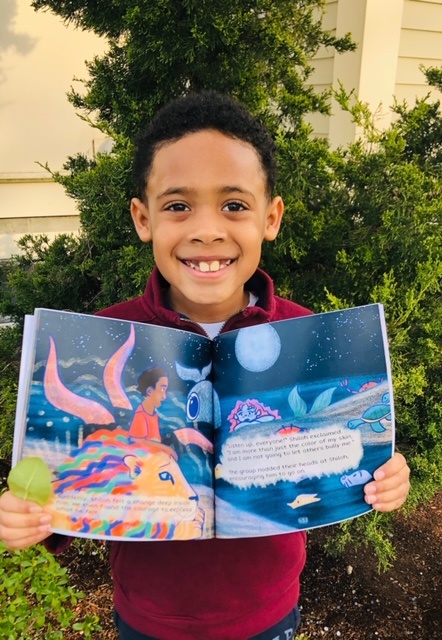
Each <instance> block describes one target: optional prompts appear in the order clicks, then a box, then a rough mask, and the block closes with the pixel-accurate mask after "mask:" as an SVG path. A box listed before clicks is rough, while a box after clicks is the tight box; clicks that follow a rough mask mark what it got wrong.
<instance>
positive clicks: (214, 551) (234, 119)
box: [0, 92, 409, 640]
mask: <svg viewBox="0 0 442 640" xmlns="http://www.w3.org/2000/svg"><path fill="white" fill-rule="evenodd" d="M275 151H276V149H275V145H274V143H273V141H272V140H271V138H270V136H269V134H268V132H267V131H266V129H265V128H264V127H263V126H262V125H261V124H260V123H259V122H258V121H257V120H256V119H255V118H253V117H252V116H251V115H250V114H249V113H248V112H247V111H246V110H245V109H244V108H243V107H242V106H240V105H239V104H237V103H236V102H234V101H233V100H231V99H230V98H227V97H225V96H222V95H220V94H217V93H214V92H203V93H201V94H197V95H190V96H187V97H184V98H180V99H178V100H176V101H174V102H172V103H170V104H169V105H167V106H166V107H164V108H163V109H162V110H161V111H160V112H159V113H158V114H157V116H156V117H155V118H154V119H153V120H152V122H151V123H150V124H149V126H148V128H147V129H146V131H145V132H144V133H143V134H142V135H141V136H140V138H139V140H138V145H137V150H136V154H135V160H134V176H135V181H136V184H137V197H135V198H134V199H133V200H132V202H131V214H132V218H133V221H134V224H135V228H136V230H137V233H138V235H139V237H140V239H141V240H142V241H143V242H152V243H153V251H154V256H155V262H156V268H155V269H154V271H153V273H152V275H151V277H150V278H149V280H148V283H147V286H146V290H145V292H144V294H143V295H142V296H140V297H139V298H136V299H134V300H129V301H127V302H123V303H120V304H118V305H115V306H113V307H110V308H108V309H105V310H103V311H101V312H100V315H104V316H107V317H114V318H121V319H127V320H133V321H141V322H147V323H151V324H156V325H163V326H169V327H175V328H184V329H186V330H188V331H194V332H195V333H202V334H206V335H209V336H210V337H213V336H214V335H216V334H217V333H219V332H220V331H227V330H229V329H239V328H241V327H245V326H249V325H253V324H260V323H264V322H271V321H275V320H281V319H284V318H293V317H298V316H302V315H306V314H309V313H310V312H309V311H308V310H307V309H305V308H303V307H301V306H300V305H297V304H295V303H294V302H290V301H288V300H284V299H282V298H280V297H278V296H276V295H275V294H274V290H273V283H272V281H271V279H270V278H269V276H268V275H267V274H266V273H264V272H263V271H261V270H259V269H258V265H259V261H260V256H261V244H262V241H263V240H274V239H275V237H276V235H277V233H278V230H279V227H280V224H281V219H282V215H283V210H284V205H283V202H282V200H281V198H280V197H278V196H275V195H274V194H273V190H274V186H275V175H276V167H275ZM374 478H375V479H374V481H372V482H370V483H368V484H367V485H366V486H365V496H366V500H367V502H368V503H370V504H372V505H373V507H374V508H375V509H377V510H379V511H391V510H393V509H396V508H398V507H400V506H401V505H402V503H403V502H404V500H405V498H406V496H407V493H408V490H409V469H408V466H407V464H406V462H405V460H404V458H403V456H401V455H400V454H395V455H394V456H393V457H392V458H391V459H390V460H389V461H388V462H387V463H386V464H385V465H383V466H382V467H381V468H380V469H378V470H377V471H376V472H375V474H374ZM49 527H50V516H49V514H46V513H45V512H44V510H42V509H41V508H40V507H38V506H37V505H33V504H32V503H29V502H26V501H22V500H19V499H17V498H14V496H12V494H10V493H9V492H6V493H5V494H4V495H3V496H2V497H1V498H0V539H2V540H3V541H4V542H5V543H6V544H7V545H8V546H9V547H11V548H24V547H26V546H29V545H30V544H34V543H36V542H39V541H42V540H44V539H46V540H45V544H46V546H47V547H48V548H50V549H52V550H53V551H54V552H59V551H62V550H63V549H64V548H65V547H66V546H67V544H68V543H69V540H68V539H67V538H63V537H61V536H56V535H52V536H50V537H48V536H49ZM304 563H305V533H304V532H295V533H290V534H284V535H279V536H269V537H262V538H247V539H235V540H220V539H213V540H201V541H187V542H181V541H175V542H161V543H154V542H115V543H113V545H112V569H113V579H114V586H115V597H114V601H115V609H116V614H115V619H116V624H117V627H118V629H119V633H120V638H121V640H151V639H152V638H153V639H157V640H249V639H254V640H277V639H281V640H289V639H290V638H291V637H292V635H293V633H294V632H295V629H296V627H297V625H298V622H299V612H298V608H297V603H298V597H299V583H300V574H301V572H302V569H303V567H304Z"/></svg>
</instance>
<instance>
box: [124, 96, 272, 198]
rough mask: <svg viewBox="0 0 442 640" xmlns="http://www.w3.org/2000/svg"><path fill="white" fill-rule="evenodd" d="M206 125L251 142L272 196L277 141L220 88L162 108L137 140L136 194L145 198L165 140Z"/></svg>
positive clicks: (176, 138) (174, 101) (166, 141)
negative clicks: (149, 180)
mask: <svg viewBox="0 0 442 640" xmlns="http://www.w3.org/2000/svg"><path fill="white" fill-rule="evenodd" d="M206 129H213V130H215V131H219V132H221V133H223V134H224V135H226V136H230V137H232V138H237V139H238V140H242V141H244V142H247V143H249V144H250V145H252V147H253V148H254V149H255V151H256V152H257V154H258V156H259V158H260V160H261V164H262V168H263V170H264V174H265V176H266V182H267V192H268V195H269V197H271V195H272V193H273V189H274V187H275V181H276V145H275V143H274V141H273V140H272V138H271V136H270V134H269V132H268V131H267V129H266V127H265V126H264V125H263V124H262V123H261V122H260V121H259V120H257V119H256V118H255V117H254V116H252V114H251V113H249V111H247V109H246V108H245V107H244V106H243V105H241V104H240V103H239V102H236V101H235V100H233V99H232V98H230V97H229V96H226V95H223V94H221V93H218V92H217V91H202V92H200V93H191V94H188V95H186V96H183V97H180V98H177V99H175V100H173V101H172V102H169V103H168V104H167V105H165V106H164V107H163V108H162V109H160V110H159V111H158V112H157V113H156V115H155V116H154V117H153V119H152V120H151V121H150V122H149V124H148V126H147V127H146V129H145V130H144V131H142V132H141V133H140V135H139V136H138V138H137V140H136V148H135V154H134V161H133V179H134V183H135V189H136V195H137V197H139V198H140V199H141V200H144V197H145V193H146V187H147V180H148V177H149V173H150V170H151V167H152V162H153V157H154V154H155V152H156V151H157V150H158V149H159V148H160V147H161V146H162V145H163V144H165V143H169V142H174V141H177V140H179V139H180V138H182V137H184V136H185V135H187V134H189V133H196V132H198V131H203V130H206Z"/></svg>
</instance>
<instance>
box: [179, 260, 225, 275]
mask: <svg viewBox="0 0 442 640" xmlns="http://www.w3.org/2000/svg"><path fill="white" fill-rule="evenodd" d="M230 263H231V260H225V261H223V262H220V261H219V260H212V261H211V262H203V261H200V262H191V261H189V262H187V264H188V266H189V267H192V269H196V270H197V271H202V272H203V273H208V272H209V271H219V270H220V269H224V268H225V267H227V266H228V265H229V264H230Z"/></svg>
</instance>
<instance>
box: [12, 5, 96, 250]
mask: <svg viewBox="0 0 442 640" xmlns="http://www.w3.org/2000/svg"><path fill="white" fill-rule="evenodd" d="M103 49H104V45H103V43H102V41H100V39H99V38H98V37H96V36H94V35H93V34H90V33H86V32H83V31H78V30H75V29H74V28H73V27H68V26H65V25H63V23H62V22H61V20H60V18H58V17H56V16H54V15H52V14H51V13H48V12H41V11H40V12H35V11H34V10H33V9H32V7H31V6H30V0H1V3H0V258H7V257H9V256H10V255H11V254H12V253H17V246H16V240H17V239H18V238H20V237H21V236H22V235H23V234H24V233H47V234H48V235H49V236H50V237H53V236H54V235H56V234H58V233H64V232H72V231H76V230H78V214H77V211H76V209H75V203H74V201H73V200H71V199H70V198H68V197H67V196H66V194H65V192H64V190H63V188H62V187H61V186H60V185H58V184H56V183H54V182H53V181H52V180H51V178H50V174H49V173H48V172H47V171H45V170H44V168H42V167H41V166H39V164H38V163H41V164H43V165H44V164H45V163H48V165H49V166H50V168H51V170H54V171H59V170H62V167H63V164H64V162H65V161H66V158H67V157H68V156H69V155H75V154H76V153H78V152H82V153H85V154H88V155H90V154H92V152H93V148H94V144H95V145H98V144H99V143H100V140H99V139H97V140H95V141H94V137H95V136H97V132H96V131H95V130H94V129H92V128H91V127H90V126H89V125H87V124H86V123H85V122H84V121H82V120H81V119H80V118H79V117H78V116H77V115H76V113H75V110H74V108H73V107H72V105H71V104H70V103H69V102H68V100H67V98H66V93H67V91H69V89H70V87H71V86H72V85H73V84H75V86H76V88H77V89H78V90H81V84H80V83H74V82H73V79H74V77H79V78H84V77H86V76H87V70H86V67H85V64H84V60H90V59H92V58H93V56H94V55H96V54H99V53H101V52H102V51H103Z"/></svg>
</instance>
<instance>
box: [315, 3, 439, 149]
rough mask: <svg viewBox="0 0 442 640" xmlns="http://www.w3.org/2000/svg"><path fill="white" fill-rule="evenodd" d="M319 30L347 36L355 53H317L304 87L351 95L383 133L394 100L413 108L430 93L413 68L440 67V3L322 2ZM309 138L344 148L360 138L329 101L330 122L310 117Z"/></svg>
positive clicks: (349, 121) (355, 128)
mask: <svg viewBox="0 0 442 640" xmlns="http://www.w3.org/2000/svg"><path fill="white" fill-rule="evenodd" d="M323 25H324V27H325V28H327V29H329V30H330V31H332V33H334V34H335V35H337V36H338V37H340V36H343V35H345V34H346V33H348V32H350V33H351V34H352V38H353V40H354V41H355V42H356V43H357V45H358V47H357V50H356V51H355V52H349V53H344V54H338V53H335V52H334V51H332V50H327V49H322V50H321V51H319V52H318V54H317V56H316V58H315V60H314V66H315V71H314V73H313V75H312V77H311V79H310V83H311V84H312V85H313V86H314V87H315V88H316V89H317V90H318V91H320V90H323V89H325V88H327V87H330V86H331V87H333V88H335V89H338V88H339V83H342V85H343V86H344V87H345V89H346V90H347V91H351V90H354V91H355V93H356V95H357V96H358V97H359V99H360V100H362V101H363V102H365V103H367V104H368V105H369V107H370V109H371V110H372V111H373V112H374V113H376V117H377V125H378V126H379V127H380V128H384V127H388V126H389V125H390V124H391V121H392V118H393V117H394V115H393V114H392V113H391V109H390V107H391V106H392V105H393V103H394V99H395V98H396V99H397V100H399V101H402V100H406V101H407V103H408V104H409V105H412V104H414V101H415V98H416V97H423V96H425V95H427V94H428V93H431V95H432V96H433V97H434V98H441V97H442V96H441V94H440V93H439V92H438V91H436V90H434V89H433V90H431V89H430V87H429V86H428V84H426V82H425V77H424V75H423V73H422V72H421V71H420V69H419V66H420V65H424V66H425V67H428V66H435V67H439V66H441V65H442V0H328V1H327V2H326V5H325V14H324V19H323ZM310 123H311V124H312V126H313V130H314V134H315V135H317V136H321V137H327V138H328V139H329V140H330V143H331V145H332V146H333V147H337V146H340V145H345V144H347V143H349V142H351V141H352V140H354V139H355V138H357V136H358V135H359V134H360V132H359V131H358V130H357V127H356V126H355V124H354V123H352V121H351V117H350V116H349V115H348V114H346V113H343V112H342V111H341V109H340V107H339V106H338V105H337V104H336V103H335V102H334V101H332V117H331V118H330V117H325V116H318V115H313V116H311V118H310Z"/></svg>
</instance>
